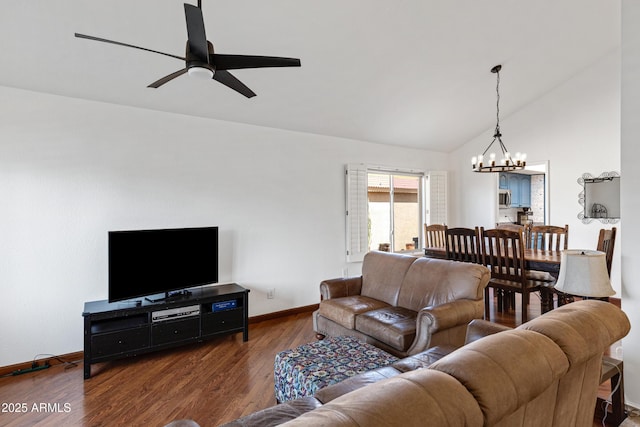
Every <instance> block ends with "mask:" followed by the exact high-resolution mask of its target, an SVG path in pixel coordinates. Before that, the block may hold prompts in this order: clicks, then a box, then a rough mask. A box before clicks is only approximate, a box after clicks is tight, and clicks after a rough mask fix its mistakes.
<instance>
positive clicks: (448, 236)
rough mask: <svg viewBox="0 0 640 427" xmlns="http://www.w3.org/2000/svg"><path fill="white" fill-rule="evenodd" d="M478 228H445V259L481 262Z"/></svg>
mask: <svg viewBox="0 0 640 427" xmlns="http://www.w3.org/2000/svg"><path fill="white" fill-rule="evenodd" d="M479 233H480V230H479V229H478V227H476V228H475V229H473V228H464V227H456V228H447V230H446V231H445V240H446V242H445V243H446V245H445V247H446V251H447V259H449V260H453V261H462V262H472V263H475V264H482V255H481V253H480V240H479Z"/></svg>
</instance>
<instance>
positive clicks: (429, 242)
mask: <svg viewBox="0 0 640 427" xmlns="http://www.w3.org/2000/svg"><path fill="white" fill-rule="evenodd" d="M446 230H447V226H446V225H444V224H431V225H427V224H425V225H424V238H425V247H427V248H444V247H445V246H446V245H445V239H444V232H445V231H446Z"/></svg>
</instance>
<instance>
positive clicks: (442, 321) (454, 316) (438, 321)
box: [408, 299, 484, 354]
mask: <svg viewBox="0 0 640 427" xmlns="http://www.w3.org/2000/svg"><path fill="white" fill-rule="evenodd" d="M483 314H484V304H483V302H482V301H474V300H464V299H463V300H456V301H452V302H448V303H445V304H441V305H437V306H434V307H425V308H423V309H421V310H420V311H419V312H418V317H417V319H416V338H415V340H414V342H413V344H412V345H411V348H409V350H408V354H416V353H420V352H421V351H424V350H426V349H428V348H429V344H430V343H431V337H432V336H433V334H435V333H437V332H441V331H445V330H447V329H451V328H455V327H457V326H462V325H464V327H465V328H466V326H467V325H468V324H469V322H471V321H472V320H473V319H481V318H482V316H483ZM463 344H464V343H463V342H460V343H459V344H458V346H462V345H463Z"/></svg>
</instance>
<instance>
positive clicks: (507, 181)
mask: <svg viewBox="0 0 640 427" xmlns="http://www.w3.org/2000/svg"><path fill="white" fill-rule="evenodd" d="M498 187H499V188H500V189H501V190H511V207H512V208H530V207H531V176H529V175H523V174H519V173H509V172H502V173H500V175H499V177H498Z"/></svg>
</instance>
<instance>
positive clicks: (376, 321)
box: [356, 307, 417, 351]
mask: <svg viewBox="0 0 640 427" xmlns="http://www.w3.org/2000/svg"><path fill="white" fill-rule="evenodd" d="M416 316H417V313H416V312H415V311H413V310H409V309H407V308H404V307H384V308H380V309H378V310H370V311H367V312H366V313H362V314H359V315H358V316H356V329H357V330H358V331H360V332H362V333H363V334H366V335H369V336H370V337H373V338H375V339H377V340H378V341H382V342H383V343H385V344H387V345H389V346H391V347H393V348H395V349H396V350H400V351H406V350H407V349H408V348H409V346H411V344H412V343H413V340H414V339H415V337H416Z"/></svg>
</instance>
